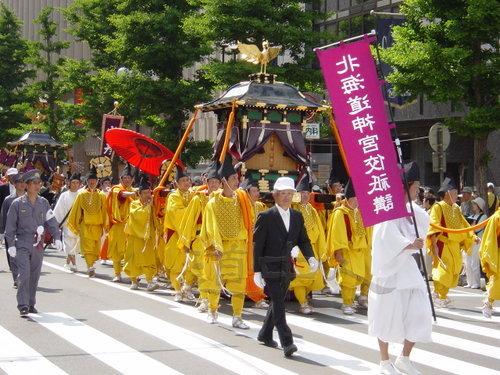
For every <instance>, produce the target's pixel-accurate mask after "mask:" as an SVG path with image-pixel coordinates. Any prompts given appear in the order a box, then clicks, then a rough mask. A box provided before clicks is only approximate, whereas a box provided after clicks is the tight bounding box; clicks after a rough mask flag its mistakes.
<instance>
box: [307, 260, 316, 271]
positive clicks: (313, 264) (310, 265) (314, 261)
mask: <svg viewBox="0 0 500 375" xmlns="http://www.w3.org/2000/svg"><path fill="white" fill-rule="evenodd" d="M307 263H309V267H311V272H316V271H317V270H318V267H319V262H318V261H317V260H316V258H315V257H310V258H309V259H308V260H307Z"/></svg>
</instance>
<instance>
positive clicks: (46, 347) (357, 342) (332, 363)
mask: <svg viewBox="0 0 500 375" xmlns="http://www.w3.org/2000/svg"><path fill="white" fill-rule="evenodd" d="M63 263H64V256H63V255H62V254H61V253H57V252H56V251H55V250H53V249H48V250H47V252H46V256H45V261H44V266H43V269H42V271H43V273H42V277H41V279H40V283H39V289H38V294H37V299H38V302H37V308H38V310H39V313H38V314H30V315H29V317H28V318H21V317H20V316H19V312H18V311H17V308H16V299H15V293H16V291H15V289H14V288H13V287H12V278H11V275H10V272H9V271H8V267H7V261H6V258H5V252H4V249H3V248H1V249H0V295H1V297H0V298H1V299H0V316H1V317H2V318H1V322H0V373H2V374H19V375H28V374H36V375H39V374H48V375H57V374H72V375H73V374H74V375H88V374H98V375H108V374H134V375H137V374H139V373H141V372H142V373H148V374H154V373H156V374H159V373H160V372H161V373H162V374H170V373H172V374H179V373H181V374H203V375H210V374H216V375H224V374H234V373H238V374H244V375H247V374H273V375H281V374H315V375H316V374H376V373H378V361H379V357H378V347H377V341H376V339H375V338H373V337H370V336H368V335H367V320H366V312H361V313H357V314H355V315H353V316H349V317H348V316H344V315H343V314H342V313H341V312H340V310H339V307H340V304H341V300H340V297H339V295H333V296H331V295H329V296H326V295H314V298H313V304H314V307H315V313H314V315H312V316H303V315H300V314H298V313H297V309H298V304H297V303H296V302H289V303H288V304H287V308H288V315H287V319H288V323H289V325H290V327H291V329H292V331H293V333H294V336H295V343H296V344H297V346H298V348H299V351H298V352H297V353H296V355H294V356H293V357H292V359H287V358H284V357H283V354H282V351H281V350H280V349H271V348H268V347H265V346H263V345H261V344H259V342H258V341H257V340H256V337H257V332H258V330H259V328H260V325H261V323H262V320H263V316H264V314H265V311H263V310H258V309H254V308H253V307H252V306H253V304H252V303H250V302H247V303H246V304H245V310H244V313H243V319H244V320H245V321H246V322H247V323H248V324H249V325H250V329H249V330H246V331H245V330H239V329H235V328H233V327H232V326H231V306H230V304H229V301H227V300H223V299H221V308H220V314H219V324H217V325H210V324H207V323H206V321H205V319H206V316H205V314H202V313H199V312H198V311H197V310H196V309H195V308H194V302H184V303H176V302H174V301H173V297H172V295H171V291H170V290H167V289H166V288H165V287H164V286H162V287H161V288H160V289H158V290H157V291H155V292H146V291H144V290H139V291H131V290H130V289H129V285H128V279H127V278H124V281H125V283H112V282H111V277H112V274H113V270H112V267H111V266H106V265H100V264H98V265H97V275H96V277H95V278H92V279H89V278H88V277H87V276H86V274H85V272H83V271H85V266H84V262H83V259H80V258H78V266H79V269H80V270H81V271H80V272H78V273H76V274H73V273H71V272H69V271H67V270H65V269H64V268H63V267H62V265H63ZM141 286H142V287H145V282H144V280H142V281H141ZM450 296H451V298H453V299H454V300H455V306H456V308H455V309H439V310H437V314H438V317H437V323H436V324H435V326H434V331H433V340H434V342H433V343H430V344H417V346H416V347H415V349H414V351H413V353H412V360H413V361H414V363H415V366H416V367H417V368H418V369H419V370H420V371H421V372H422V373H424V374H464V375H476V374H477V375H487V374H500V314H499V312H498V311H497V312H495V313H494V316H493V317H492V319H489V320H488V319H486V318H483V317H482V315H481V310H480V307H481V304H482V303H481V301H482V298H483V292H482V291H480V290H470V289H465V288H462V287H458V288H456V289H454V290H452V291H451V292H450ZM275 339H277V334H275ZM399 351H400V345H397V344H394V345H391V347H390V352H391V354H392V355H394V357H393V358H395V356H396V355H397V354H398V352H399Z"/></svg>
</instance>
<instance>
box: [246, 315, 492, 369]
mask: <svg viewBox="0 0 500 375" xmlns="http://www.w3.org/2000/svg"><path fill="white" fill-rule="evenodd" d="M250 310H251V311H252V312H253V313H254V314H258V315H261V316H263V315H265V313H263V312H262V311H259V310H257V309H250ZM286 319H287V322H288V323H289V324H291V325H294V326H298V327H302V328H305V329H308V330H311V331H314V332H317V333H321V334H323V335H327V336H331V337H332V338H335V339H337V340H344V341H346V342H349V343H355V344H356V345H359V346H363V347H365V348H367V349H372V350H378V344H377V340H376V338H375V337H372V336H369V335H368V334H365V333H361V332H357V331H354V330H351V329H347V328H344V327H340V326H338V325H333V324H329V323H323V322H319V321H316V320H313V319H311V318H305V317H301V316H296V315H292V314H289V315H288V316H287V318H286ZM460 349H461V348H460ZM389 351H390V352H391V354H393V355H399V353H400V352H401V346H400V345H394V346H393V347H390V348H389ZM411 356H412V361H413V362H416V363H421V364H423V365H426V366H431V367H434V368H438V369H440V370H443V371H448V372H451V373H453V374H455V375H462V374H463V375H470V374H482V375H485V374H500V372H497V371H494V370H492V369H490V368H487V367H482V366H478V365H475V364H472V363H469V362H465V361H461V360H459V359H455V358H451V357H446V356H444V355H440V354H437V353H431V352H428V351H426V350H423V349H419V348H414V349H413V350H412V352H411Z"/></svg>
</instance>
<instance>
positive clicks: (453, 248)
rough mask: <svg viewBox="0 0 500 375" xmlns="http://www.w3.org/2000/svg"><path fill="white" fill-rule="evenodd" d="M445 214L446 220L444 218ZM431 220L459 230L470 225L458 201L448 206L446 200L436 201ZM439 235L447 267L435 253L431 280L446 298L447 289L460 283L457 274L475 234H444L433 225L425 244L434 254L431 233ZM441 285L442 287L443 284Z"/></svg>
mask: <svg viewBox="0 0 500 375" xmlns="http://www.w3.org/2000/svg"><path fill="white" fill-rule="evenodd" d="M443 214H444V219H443ZM430 217H431V222H433V223H435V224H437V225H440V226H442V227H446V228H450V229H460V228H467V227H469V226H470V225H469V223H468V222H467V220H465V218H464V216H463V215H462V212H461V211H460V207H459V206H458V205H457V204H453V205H451V206H450V205H449V204H448V203H446V202H445V201H440V202H437V203H436V204H434V205H433V206H432V208H431V212H430ZM434 234H436V235H437V238H436V240H437V241H438V247H439V248H440V252H441V254H440V258H441V260H442V261H443V263H444V264H445V265H446V268H444V267H443V266H442V265H441V264H440V263H439V261H438V258H437V257H435V256H434V261H433V267H432V279H433V280H434V287H435V290H436V292H437V293H438V294H440V298H442V299H444V298H446V295H447V292H448V289H450V288H454V287H456V286H457V284H458V276H459V275H460V271H461V270H462V262H463V260H462V253H461V250H462V249H463V250H465V251H466V252H467V253H468V254H470V252H471V250H472V243H473V238H474V234H473V232H472V231H469V232H465V233H442V232H441V231H440V230H439V229H435V228H434V227H432V226H430V227H429V230H428V232H427V239H426V245H427V248H428V249H430V250H429V254H432V241H431V236H432V235H434ZM440 286H441V287H440Z"/></svg>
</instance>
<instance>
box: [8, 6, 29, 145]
mask: <svg viewBox="0 0 500 375" xmlns="http://www.w3.org/2000/svg"><path fill="white" fill-rule="evenodd" d="M20 30H21V23H20V21H19V20H18V19H17V18H16V16H15V15H14V13H13V12H12V11H11V10H10V9H8V8H7V7H6V6H5V5H4V4H3V3H1V2H0V77H2V79H1V80H0V107H1V108H0V124H1V126H2V129H3V130H4V131H3V132H1V133H0V143H1V144H4V143H5V142H6V141H8V140H10V139H9V133H8V132H6V130H9V129H13V128H14V129H15V128H16V127H17V123H18V122H21V121H23V119H24V113H23V111H22V110H20V109H19V108H18V107H16V105H18V104H20V103H22V102H24V101H25V100H26V91H25V90H24V85H25V84H26V81H27V80H28V79H29V78H33V77H34V75H35V71H34V70H33V69H31V68H30V67H28V66H27V58H28V57H29V56H30V49H29V45H28V42H27V41H26V40H24V39H23V38H22V37H21V31H20Z"/></svg>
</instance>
